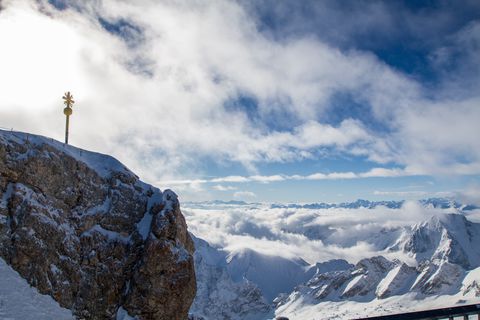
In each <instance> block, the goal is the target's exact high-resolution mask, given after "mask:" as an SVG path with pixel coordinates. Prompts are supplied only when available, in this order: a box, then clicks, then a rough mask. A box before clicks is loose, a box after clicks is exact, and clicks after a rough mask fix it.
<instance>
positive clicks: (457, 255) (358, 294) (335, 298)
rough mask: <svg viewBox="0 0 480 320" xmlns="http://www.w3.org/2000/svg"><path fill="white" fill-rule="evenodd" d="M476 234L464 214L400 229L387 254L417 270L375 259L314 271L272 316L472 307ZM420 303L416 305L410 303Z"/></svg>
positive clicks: (479, 278) (476, 289)
mask: <svg viewBox="0 0 480 320" xmlns="http://www.w3.org/2000/svg"><path fill="white" fill-rule="evenodd" d="M479 231H480V224H478V223H472V222H470V221H468V220H467V219H466V218H465V217H464V216H463V215H459V214H447V215H439V216H433V217H432V218H430V219H429V220H426V221H424V222H422V223H418V224H415V225H413V226H412V227H409V228H408V227H407V228H405V229H404V231H403V233H402V235H401V236H400V237H399V239H398V241H397V242H396V243H395V245H394V246H392V247H390V248H388V250H387V251H390V252H391V251H393V250H399V251H402V252H405V253H406V254H408V255H409V256H411V257H412V258H414V259H416V261H417V265H416V266H409V265H407V264H406V263H404V262H402V261H399V260H393V261H390V260H388V259H386V258H384V257H382V256H377V257H372V258H366V259H362V260H360V261H359V262H358V263H357V264H356V265H355V266H351V267H349V268H341V269H340V268H337V269H335V270H329V271H326V272H317V273H316V274H315V276H314V277H312V278H311V279H310V280H309V281H308V282H307V283H305V284H303V285H300V286H298V287H297V288H296V289H295V290H294V291H293V292H292V293H291V294H290V295H289V296H288V297H283V299H280V300H278V301H277V310H276V314H277V315H287V316H290V317H291V318H292V319H303V317H308V316H309V315H312V314H313V313H314V312H318V311H319V310H322V312H323V313H324V314H326V315H329V316H328V317H332V318H336V317H337V316H338V317H355V316H367V315H372V312H373V313H374V314H382V313H383V314H387V313H389V312H392V311H393V312H403V311H407V310H409V311H411V310H415V309H419V308H421V309H425V308H426V306H427V305H431V306H441V303H440V301H441V302H442V303H443V304H445V303H446V304H448V305H454V304H455V303H457V302H458V303H467V302H471V303H475V302H476V301H478V297H480V286H479V283H480V273H479V271H478V270H479V264H480V260H479V254H480V249H479V248H478V243H480V242H479V241H480V237H479V236H480V232H479ZM419 300H421V301H422V303H421V306H420V305H419V304H418V303H415V301H419ZM362 308H363V310H362ZM399 308H403V309H399ZM335 310H337V311H335ZM367 310H368V311H367ZM399 310H402V311H399ZM293 315H297V316H293ZM299 315H303V316H299ZM328 317H326V318H328Z"/></svg>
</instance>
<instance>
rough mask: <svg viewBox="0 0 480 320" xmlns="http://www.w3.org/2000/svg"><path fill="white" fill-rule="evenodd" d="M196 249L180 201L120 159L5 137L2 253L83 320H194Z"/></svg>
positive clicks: (0, 164)
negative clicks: (121, 319)
mask: <svg viewBox="0 0 480 320" xmlns="http://www.w3.org/2000/svg"><path fill="white" fill-rule="evenodd" d="M193 251H194V246H193V242H192V240H191V238H190V236H189V234H188V232H187V226H186V223H185V219H184V217H183V215H182V213H181V212H180V206H179V202H178V200H177V196H176V195H175V194H174V193H173V192H172V191H169V190H167V191H164V192H163V193H162V192H161V191H160V190H158V189H156V188H154V187H152V186H150V185H147V184H145V183H143V182H141V181H140V180H139V179H138V177H137V176H135V175H134V174H133V173H132V172H130V171H129V170H128V169H126V168H125V167H124V166H123V165H122V164H121V163H119V162H118V161H116V160H115V159H113V158H111V157H109V156H105V155H101V154H97V153H91V152H87V151H83V150H80V149H77V148H74V147H71V146H65V145H64V144H62V143H59V142H56V141H53V140H50V139H47V138H43V137H38V136H32V135H26V134H21V133H16V132H5V131H0V256H1V257H2V258H4V259H5V261H7V263H9V264H10V265H11V266H12V267H13V268H14V269H15V270H16V271H17V272H19V273H20V275H22V277H24V278H25V279H26V280H27V281H28V282H29V283H30V284H31V285H33V286H35V287H36V288H37V289H38V290H39V291H40V292H41V293H44V294H49V295H51V296H52V297H54V299H55V300H57V301H58V302H59V303H60V305H61V306H63V307H66V308H69V309H71V310H72V311H73V313H74V314H75V315H76V316H77V317H78V318H85V319H114V318H115V317H116V313H117V311H118V309H119V308H120V307H121V308H122V311H123V310H125V311H126V312H128V313H129V314H130V315H131V316H136V317H138V318H139V319H186V318H187V314H188V310H189V308H190V305H191V303H192V301H193V298H194V296H195V291H196V285H195V274H194V265H193Z"/></svg>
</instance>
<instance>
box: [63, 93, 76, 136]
mask: <svg viewBox="0 0 480 320" xmlns="http://www.w3.org/2000/svg"><path fill="white" fill-rule="evenodd" d="M62 99H63V100H64V102H63V103H64V104H65V105H66V107H65V109H63V114H64V115H65V116H66V117H67V119H66V121H67V122H66V124H65V144H68V127H69V124H70V116H71V115H72V113H73V110H72V105H73V104H74V103H75V101H73V96H72V94H71V93H70V91H68V92H66V93H65V95H64V96H63V97H62Z"/></svg>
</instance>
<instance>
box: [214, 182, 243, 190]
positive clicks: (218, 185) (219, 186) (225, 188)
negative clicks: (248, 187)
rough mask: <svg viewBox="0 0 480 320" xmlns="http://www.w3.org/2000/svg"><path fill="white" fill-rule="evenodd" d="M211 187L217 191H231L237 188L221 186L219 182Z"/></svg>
mask: <svg viewBox="0 0 480 320" xmlns="http://www.w3.org/2000/svg"><path fill="white" fill-rule="evenodd" d="M212 189H214V190H217V191H231V190H236V189H237V188H235V187H232V186H223V185H221V184H217V185H214V186H213V187H212Z"/></svg>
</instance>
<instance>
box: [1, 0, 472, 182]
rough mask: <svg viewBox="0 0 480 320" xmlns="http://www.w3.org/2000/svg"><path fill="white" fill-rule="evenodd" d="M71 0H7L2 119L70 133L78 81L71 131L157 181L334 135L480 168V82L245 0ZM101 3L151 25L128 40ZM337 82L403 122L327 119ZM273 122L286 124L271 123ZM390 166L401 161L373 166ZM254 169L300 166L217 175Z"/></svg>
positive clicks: (356, 146) (294, 153)
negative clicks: (382, 57) (271, 23)
mask: <svg viewBox="0 0 480 320" xmlns="http://www.w3.org/2000/svg"><path fill="white" fill-rule="evenodd" d="M71 3H75V4H76V6H77V7H79V8H82V10H81V11H75V10H71V9H68V10H64V11H57V10H55V9H54V8H53V7H52V6H51V5H50V4H49V3H48V2H46V1H36V2H35V1H28V0H18V1H7V2H5V7H6V8H5V10H3V11H2V12H1V13H0V41H1V43H2V52H1V56H0V69H1V70H2V72H1V74H0V86H1V87H2V95H1V96H0V119H1V120H0V121H1V123H0V126H4V127H14V128H15V129H18V130H24V131H29V132H34V133H40V134H44V135H48V136H52V137H56V138H58V139H62V137H63V121H64V120H63V115H62V113H61V110H62V102H61V100H60V97H61V95H62V94H63V92H64V91H67V90H70V91H72V92H73V94H74V97H75V100H76V101H77V103H76V105H75V106H74V114H73V117H72V123H71V126H72V127H71V137H70V140H71V142H72V143H73V144H75V145H78V146H80V147H84V148H87V149H93V150H97V151H101V152H104V153H109V154H112V155H114V156H116V157H117V158H119V159H120V160H121V161H123V162H124V163H126V165H127V166H129V167H130V168H131V169H133V170H134V171H135V172H137V173H138V174H139V175H140V176H141V177H142V178H143V179H145V180H147V181H150V182H152V181H159V180H161V181H168V180H173V181H175V180H178V177H180V176H183V177H189V176H198V175H199V174H201V173H202V167H201V166H200V165H198V162H199V159H205V158H209V159H211V160H214V161H217V162H220V163H221V162H229V161H233V162H238V163H241V164H243V165H244V166H245V167H247V168H248V169H250V170H252V172H254V169H255V166H256V164H258V163H265V162H283V161H297V160H299V159H304V158H312V157H315V156H316V155H315V154H316V153H317V152H318V151H319V150H327V149H329V148H330V149H332V150H333V151H332V152H333V153H334V154H339V153H340V154H347V155H353V156H363V157H367V158H368V159H370V160H372V161H374V162H377V163H381V164H383V163H387V162H393V163H396V164H398V165H399V166H401V167H405V168H406V169H405V170H406V172H408V173H412V174H418V173H420V174H437V173H438V174H446V173H448V174H478V173H480V151H479V150H480V145H479V143H480V142H479V140H478V139H477V138H476V137H477V136H478V135H479V133H480V132H478V130H479V129H478V128H479V127H478V126H477V125H476V124H477V122H478V119H480V114H479V111H478V110H479V109H478V107H477V106H478V103H479V100H478V92H473V93H470V95H469V98H468V99H467V98H462V96H460V97H455V99H453V98H445V96H441V97H440V98H439V99H437V100H430V99H427V98H425V95H424V92H423V88H422V86H421V85H420V84H419V83H417V82H416V81H415V80H414V79H412V78H409V77H407V76H405V75H403V74H401V73H400V72H398V71H395V70H393V69H391V68H389V67H388V66H387V65H385V64H384V63H382V62H381V61H379V60H378V59H377V58H375V56H374V55H372V54H370V53H368V52H361V51H355V50H351V51H341V50H339V49H337V48H334V47H332V46H331V45H327V44H325V43H323V42H321V41H320V40H318V39H316V38H313V37H306V36H305V37H300V38H295V37H292V38H288V39H287V40H283V41H275V40H274V39H272V38H268V37H265V36H264V35H263V34H261V33H260V32H259V31H258V30H257V27H256V25H255V21H254V20H253V19H252V17H251V16H249V15H248V13H246V12H245V11H244V9H243V8H242V7H241V6H240V5H239V4H238V3H236V2H230V1H213V2H199V3H195V4H189V5H188V6H187V5H186V4H185V3H182V2H158V1H148V0H142V1H135V2H124V1H113V0H104V1H96V2H88V3H86V2H83V1H72V2H71ZM40 7H41V8H42V10H40ZM45 13H46V14H45ZM98 16H102V17H103V18H105V19H108V20H109V21H112V22H115V20H118V19H120V18H122V19H124V20H126V21H129V22H130V23H132V24H133V25H136V26H138V27H139V29H141V30H142V33H141V34H139V35H137V36H138V39H135V40H136V42H135V45H134V46H131V45H130V46H129V44H128V43H125V42H124V41H122V39H120V38H119V37H118V36H115V35H112V34H110V33H108V32H107V31H106V30H104V29H103V28H102V27H101V26H100V24H99V23H98V21H97V17H98ZM465 32H470V33H469V34H476V32H477V28H472V29H471V30H470V29H469V30H466V31H465ZM459 37H460V36H459ZM469 39H470V38H469ZM474 39H476V38H474ZM464 42H465V41H464ZM464 42H461V41H460V42H459V44H460V45H462V43H464ZM472 48H473V49H471V50H476V49H475V47H472ZM475 52H476V51H475ZM470 56H471V57H475V55H473V54H472V55H470ZM477 56H478V55H477ZM472 59H474V58H472ZM445 91H446V92H453V89H451V90H449V88H446V90H445ZM338 92H349V93H351V94H353V95H355V97H356V98H358V99H359V100H361V101H364V102H365V103H368V104H370V105H371V107H372V113H373V115H374V116H375V117H376V119H377V120H378V121H380V122H382V123H384V124H385V125H386V126H387V127H389V128H390V129H391V132H387V133H385V134H383V133H382V134H378V133H376V132H375V131H374V130H371V128H367V127H366V126H365V124H364V123H361V122H360V121H359V120H356V119H348V118H347V119H344V120H343V121H341V122H340V123H339V124H338V125H331V124H327V123H322V119H323V116H324V115H325V113H326V112H331V110H330V109H329V103H330V99H331V97H332V95H334V94H335V93H338ZM241 94H244V95H247V96H252V97H254V98H255V99H256V100H257V101H258V108H257V109H258V110H257V113H256V114H255V119H254V120H252V119H250V118H249V117H247V116H246V114H245V113H243V112H242V111H239V110H236V111H235V110H229V109H228V108H226V107H225V102H227V101H230V100H231V99H235V98H236V97H238V96H239V95H241ZM271 122H276V123H282V124H284V126H283V127H284V128H283V129H279V128H276V129H273V128H271V127H269V126H268V124H267V123H271ZM324 152H325V153H326V154H327V155H328V151H324ZM402 174H403V173H402V172H399V173H398V175H402ZM357 175H358V174H356V173H349V172H347V173H338V174H337V173H330V174H322V173H320V174H316V175H312V176H311V177H310V178H311V179H339V178H341V179H348V178H357ZM388 175H389V176H397V173H396V172H394V171H390V172H370V173H369V176H372V177H373V176H388ZM364 177H367V176H364ZM249 179H250V181H258V182H268V181H281V180H282V179H289V178H288V177H285V176H283V175H274V176H269V177H261V176H258V177H257V178H254V177H250V178H248V177H230V178H228V177H225V178H218V180H217V181H212V182H214V183H225V182H239V181H238V180H242V181H243V180H249ZM272 179H273V180H272ZM302 179H303V177H302ZM202 183H204V182H203V181H192V182H189V184H192V185H193V186H194V187H198V186H199V185H201V184H202Z"/></svg>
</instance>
